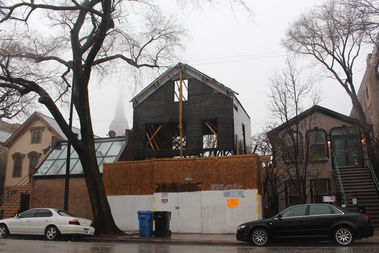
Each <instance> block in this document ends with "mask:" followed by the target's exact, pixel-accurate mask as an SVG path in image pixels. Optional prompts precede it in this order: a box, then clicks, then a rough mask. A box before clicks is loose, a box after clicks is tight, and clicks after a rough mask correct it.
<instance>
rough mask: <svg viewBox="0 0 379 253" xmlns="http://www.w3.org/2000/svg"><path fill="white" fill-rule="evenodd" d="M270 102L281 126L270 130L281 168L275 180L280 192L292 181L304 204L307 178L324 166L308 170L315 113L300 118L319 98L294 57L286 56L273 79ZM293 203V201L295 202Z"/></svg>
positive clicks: (317, 172)
mask: <svg viewBox="0 0 379 253" xmlns="http://www.w3.org/2000/svg"><path fill="white" fill-rule="evenodd" d="M269 96H270V104H271V112H272V116H273V117H274V118H275V119H278V120H279V122H276V125H278V124H280V126H279V127H277V128H275V129H274V130H272V131H270V132H268V133H267V135H268V138H269V140H270V143H271V145H272V155H273V166H272V168H278V172H277V173H275V174H276V179H275V180H276V182H277V183H278V184H279V185H278V186H277V188H278V191H279V192H284V190H285V187H286V185H285V184H289V185H290V186H291V187H290V188H291V189H292V191H294V192H296V193H297V195H298V199H297V200H296V201H297V203H305V202H306V200H307V198H308V195H309V190H308V189H309V187H307V181H308V179H309V177H312V178H317V176H318V175H319V174H320V173H321V170H322V168H321V167H320V168H319V169H317V170H314V169H313V168H312V170H310V169H309V164H310V160H311V158H310V156H309V150H308V149H307V148H304V147H305V142H304V138H303V137H304V135H303V133H307V132H308V130H310V129H311V128H313V127H314V124H315V121H314V119H313V118H312V115H310V116H309V117H308V119H306V120H302V119H300V118H299V114H300V113H302V112H303V111H304V107H305V106H306V104H307V101H310V102H311V103H312V105H315V104H317V103H318V102H319V101H320V95H319V93H318V92H317V90H315V87H314V81H313V80H312V78H307V77H305V75H304V74H303V71H302V69H301V68H299V67H298V66H297V65H296V63H295V62H294V60H293V59H287V62H286V66H285V68H284V69H282V71H281V72H278V73H276V74H275V75H274V76H273V77H272V79H271V93H270V95H269ZM292 204H294V203H292Z"/></svg>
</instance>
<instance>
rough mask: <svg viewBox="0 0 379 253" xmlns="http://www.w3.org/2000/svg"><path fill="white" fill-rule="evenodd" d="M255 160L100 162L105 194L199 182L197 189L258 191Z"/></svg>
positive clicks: (150, 191) (250, 157)
mask: <svg viewBox="0 0 379 253" xmlns="http://www.w3.org/2000/svg"><path fill="white" fill-rule="evenodd" d="M259 164H260V163H259V159H258V158H257V156H255V155H244V156H228V157H210V158H185V159H156V160H149V161H133V162H119V163H112V164H105V165H104V175H103V181H104V186H105V190H106V193H107V195H139V194H153V193H154V191H155V185H159V184H170V183H183V184H184V183H191V182H193V183H199V184H201V188H200V189H201V190H203V191H207V190H230V189H258V190H259V192H260V190H261V182H260V178H261V176H260V168H261V166H260V165H259Z"/></svg>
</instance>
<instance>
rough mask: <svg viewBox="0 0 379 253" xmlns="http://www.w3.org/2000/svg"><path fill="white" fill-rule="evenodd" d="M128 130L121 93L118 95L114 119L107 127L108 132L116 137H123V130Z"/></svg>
mask: <svg viewBox="0 0 379 253" xmlns="http://www.w3.org/2000/svg"><path fill="white" fill-rule="evenodd" d="M126 129H129V124H128V120H127V119H126V117H125V110H124V103H123V92H120V93H119V97H118V101H117V106H116V111H115V115H114V118H113V120H112V122H111V124H110V125H109V132H111V131H114V132H115V133H116V136H123V135H125V130H126Z"/></svg>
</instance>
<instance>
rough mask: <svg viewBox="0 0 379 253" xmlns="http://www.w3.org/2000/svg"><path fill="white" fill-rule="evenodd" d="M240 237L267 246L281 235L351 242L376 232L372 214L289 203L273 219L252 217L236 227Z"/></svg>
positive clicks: (324, 205)
mask: <svg viewBox="0 0 379 253" xmlns="http://www.w3.org/2000/svg"><path fill="white" fill-rule="evenodd" d="M236 236H237V240H239V241H246V242H251V243H253V244H255V245H256V246H265V245H267V243H269V242H270V241H273V239H275V238H276V239H279V238H320V239H331V240H334V241H335V242H336V243H337V244H339V245H343V246H346V245H349V244H351V243H352V242H353V239H358V238H362V237H370V236H373V228H372V225H371V221H370V217H369V216H368V215H366V214H362V213H356V212H352V211H349V210H346V209H342V208H340V207H336V206H334V205H329V204H302V205H296V206H291V207H288V208H287V209H285V210H283V211H282V212H280V213H279V214H277V215H275V216H274V217H272V218H271V219H267V220H258V221H251V222H247V223H244V224H241V225H239V226H238V228H237V234H236Z"/></svg>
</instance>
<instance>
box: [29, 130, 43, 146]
mask: <svg viewBox="0 0 379 253" xmlns="http://www.w3.org/2000/svg"><path fill="white" fill-rule="evenodd" d="M42 131H43V127H35V128H32V129H31V132H32V140H31V143H32V144H36V143H41V133H42Z"/></svg>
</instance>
